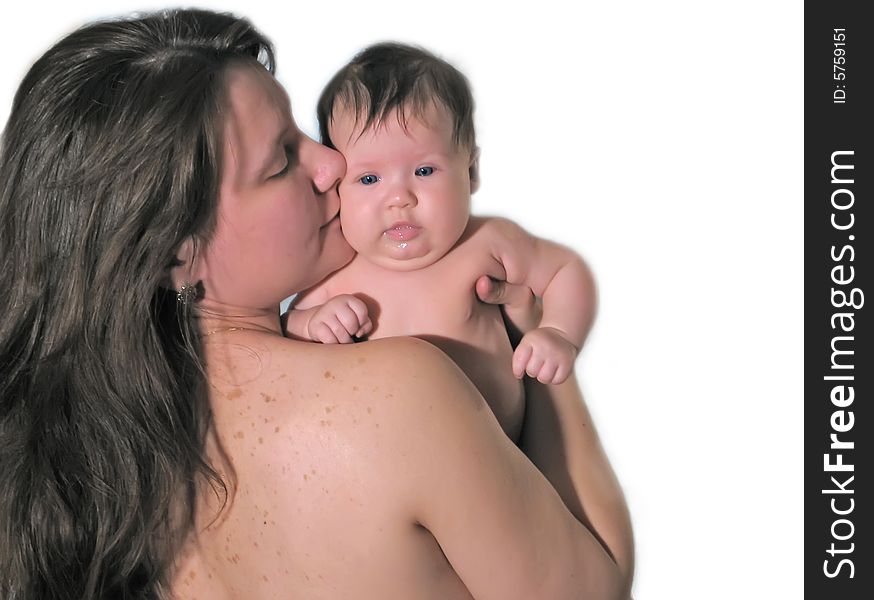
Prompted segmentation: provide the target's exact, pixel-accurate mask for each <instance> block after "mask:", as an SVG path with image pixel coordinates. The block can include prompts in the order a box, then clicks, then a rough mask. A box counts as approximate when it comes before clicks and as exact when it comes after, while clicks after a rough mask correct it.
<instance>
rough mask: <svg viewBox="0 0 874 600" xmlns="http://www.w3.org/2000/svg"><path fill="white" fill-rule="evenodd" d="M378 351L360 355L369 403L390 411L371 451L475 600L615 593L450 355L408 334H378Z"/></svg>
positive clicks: (602, 564) (609, 565)
mask: <svg viewBox="0 0 874 600" xmlns="http://www.w3.org/2000/svg"><path fill="white" fill-rule="evenodd" d="M377 344H379V342H377ZM376 349H377V347H374V350H376ZM378 349H379V351H380V353H381V354H382V353H384V352H385V351H387V350H389V351H390V355H385V354H383V357H382V358H381V359H380V358H378V357H377V356H376V355H375V354H374V355H371V358H370V359H368V364H369V372H370V374H371V378H372V379H371V380H372V381H373V384H374V387H377V386H378V387H379V388H380V394H379V397H378V398H376V397H375V398H374V399H373V401H375V402H376V401H378V402H380V404H384V405H385V406H381V407H380V408H381V409H384V410H380V413H381V414H390V415H392V418H391V420H390V422H389V423H384V424H383V427H382V428H381V430H380V431H381V432H382V435H381V438H380V455H382V456H386V457H389V459H390V461H391V465H392V468H391V470H390V471H391V472H392V473H394V474H395V475H394V476H393V479H394V480H395V481H394V484H393V488H394V489H396V490H397V492H398V495H399V498H400V501H401V504H402V505H403V506H408V507H409V511H410V518H411V520H412V521H413V522H414V523H417V524H419V525H421V526H422V527H425V528H426V529H428V530H429V531H430V532H431V534H432V535H433V536H434V537H435V539H436V540H437V542H438V543H439V544H440V547H441V548H442V550H443V552H444V554H445V555H446V558H447V559H448V560H449V562H450V564H451V565H452V567H453V568H454V569H455V571H456V572H457V573H458V575H459V576H460V577H461V579H462V580H463V581H464V584H465V585H466V586H467V588H468V589H469V590H470V592H471V594H472V595H473V596H474V597H475V598H477V599H478V600H482V599H489V598H494V599H495V600H498V599H500V600H506V599H514V598H518V599H519V600H523V599H524V600H528V599H530V598H549V599H550V600H561V599H565V598H566V599H568V600H570V599H579V598H586V599H588V600H600V599H605V600H607V599H610V600H618V599H620V598H623V597H625V596H626V595H627V594H626V593H625V592H623V588H624V587H625V585H624V579H623V575H622V573H621V572H620V569H619V568H618V567H617V565H616V563H615V562H614V561H613V560H612V559H611V557H610V556H609V555H608V553H607V552H606V551H605V550H604V548H603V547H602V545H601V543H599V541H598V540H597V539H596V536H594V535H593V534H592V532H591V531H590V530H589V529H588V528H587V527H586V526H584V525H583V524H582V523H581V522H580V520H578V519H577V518H575V517H574V515H572V514H571V512H569V511H568V509H567V507H566V506H565V504H564V503H563V502H562V499H561V498H560V497H559V495H558V494H557V493H556V490H555V489H554V488H553V486H552V485H550V483H549V482H548V481H547V480H546V478H545V477H544V476H543V475H542V474H541V473H540V472H539V471H538V470H537V468H536V467H535V466H534V465H533V464H532V463H531V461H530V460H528V458H526V457H525V455H524V454H522V452H521V451H520V450H519V449H518V448H517V447H516V446H515V445H514V444H513V443H512V442H511V441H510V440H509V439H508V438H507V436H506V435H505V434H504V433H503V431H502V430H501V428H500V425H499V424H498V422H497V420H496V419H495V417H494V414H493V413H492V411H491V410H489V408H488V405H487V404H486V403H485V401H484V400H483V398H482V396H481V395H480V394H479V393H478V392H477V390H476V388H475V387H474V386H473V385H472V384H471V383H470V381H469V380H468V379H467V378H466V377H465V376H464V374H463V372H462V371H461V370H460V369H459V368H458V367H457V366H456V365H455V364H454V363H453V362H452V361H451V360H449V359H448V358H447V357H446V356H445V355H443V354H442V353H440V352H439V351H437V350H436V349H434V348H433V347H431V346H429V345H427V344H425V343H424V342H421V341H418V340H411V339H394V340H384V341H383V344H382V345H380V346H379V347H378ZM374 410H376V408H374Z"/></svg>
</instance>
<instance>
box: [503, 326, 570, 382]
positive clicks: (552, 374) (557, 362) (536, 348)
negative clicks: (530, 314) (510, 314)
mask: <svg viewBox="0 0 874 600" xmlns="http://www.w3.org/2000/svg"><path fill="white" fill-rule="evenodd" d="M576 357H577V349H576V348H575V347H574V345H573V344H571V343H570V342H569V341H567V340H566V339H565V337H564V336H563V335H562V334H561V333H560V332H559V331H558V330H557V329H554V328H552V327H539V328H538V329H532V330H531V331H529V332H528V333H526V334H525V335H524V336H522V340H521V341H520V342H519V345H518V346H517V347H516V351H515V352H514V353H513V375H515V376H516V378H517V379H522V377H523V376H524V375H525V374H526V373H527V374H528V376H529V377H532V378H535V379H537V381H539V382H540V383H551V384H559V383H563V382H564V380H565V379H567V378H568V375H570V373H571V371H572V370H573V368H574V360H575V359H576Z"/></svg>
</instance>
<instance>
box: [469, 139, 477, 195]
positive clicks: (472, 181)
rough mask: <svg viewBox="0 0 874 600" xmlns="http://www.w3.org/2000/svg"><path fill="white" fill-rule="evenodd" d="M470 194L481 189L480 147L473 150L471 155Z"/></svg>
mask: <svg viewBox="0 0 874 600" xmlns="http://www.w3.org/2000/svg"><path fill="white" fill-rule="evenodd" d="M469 173H470V193H471V194H473V193H474V192H476V191H477V190H478V189H479V146H477V147H476V148H474V149H473V152H471V153H470V167H469Z"/></svg>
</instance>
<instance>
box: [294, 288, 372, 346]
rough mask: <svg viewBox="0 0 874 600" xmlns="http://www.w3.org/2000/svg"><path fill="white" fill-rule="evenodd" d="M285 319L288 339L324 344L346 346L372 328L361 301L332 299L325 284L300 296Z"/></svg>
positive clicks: (348, 296) (345, 296)
mask: <svg viewBox="0 0 874 600" xmlns="http://www.w3.org/2000/svg"><path fill="white" fill-rule="evenodd" d="M286 315H287V316H286V321H285V333H286V335H287V336H289V337H292V338H296V339H300V340H307V341H313V342H322V343H323V344H349V343H352V342H353V341H354V340H353V339H352V338H353V337H362V336H365V335H367V334H368V333H370V330H371V329H372V328H373V324H372V323H371V321H370V316H369V315H368V312H367V305H365V304H364V302H363V301H362V300H361V299H360V298H356V297H355V296H353V295H351V294H340V295H337V296H331V292H330V289H329V287H328V285H327V284H326V283H325V282H323V283H321V284H319V285H317V286H316V287H314V288H310V289H309V290H307V291H305V292H302V293H301V294H300V296H298V297H297V298H295V299H294V303H293V304H292V307H291V308H290V309H289V311H288V312H287V313H286Z"/></svg>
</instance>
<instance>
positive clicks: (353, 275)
mask: <svg viewBox="0 0 874 600" xmlns="http://www.w3.org/2000/svg"><path fill="white" fill-rule="evenodd" d="M447 258H452V259H453V260H447ZM447 258H444V259H443V260H442V261H441V262H440V263H438V264H435V265H432V266H431V267H429V268H427V269H421V270H418V271H415V272H398V271H386V272H374V271H373V270H372V269H368V268H367V265H364V266H362V265H356V264H354V263H353V264H352V265H350V267H351V268H347V269H346V271H345V272H344V273H343V277H342V278H338V280H336V281H333V282H332V289H331V295H332V296H333V295H337V294H353V295H355V296H357V297H359V298H361V299H362V300H364V301H365V302H366V303H367V305H368V311H369V313H370V317H371V319H372V321H373V324H374V329H373V331H372V332H371V334H370V335H369V336H368V337H369V339H379V338H386V337H394V336H415V337H418V338H421V339H424V340H427V341H429V342H431V343H433V344H434V345H435V346H437V347H438V348H440V349H441V350H443V351H444V352H445V353H446V354H447V355H449V357H450V358H452V359H453V361H455V363H456V364H457V365H458V366H459V367H461V369H462V370H463V371H464V372H465V373H466V374H467V376H468V377H469V378H470V379H471V381H472V382H473V383H474V385H476V387H477V389H479V391H480V393H481V394H482V395H483V397H484V398H485V399H486V401H487V402H488V403H489V405H490V406H491V408H492V411H493V412H494V413H495V416H496V417H497V419H498V421H499V422H500V424H501V426H502V428H503V429H504V431H505V432H506V433H507V435H509V436H510V437H511V438H512V439H514V440H515V439H516V438H517V437H518V432H519V429H520V427H521V423H522V418H523V415H524V394H523V390H522V385H521V383H520V382H519V381H518V380H517V379H516V378H515V377H514V376H513V373H512V366H511V364H512V356H513V348H512V346H511V344H510V340H509V337H508V336H507V331H506V328H505V326H504V321H503V318H502V316H501V311H500V308H499V307H498V306H495V305H490V304H485V303H483V302H481V301H480V300H479V299H478V298H477V295H476V290H475V285H476V281H477V279H478V278H479V277H481V276H482V275H490V276H492V277H499V278H500V277H503V273H502V272H500V266H499V265H497V266H496V265H495V263H494V261H491V262H490V261H488V260H484V259H481V258H479V257H476V256H462V255H456V256H453V257H447Z"/></svg>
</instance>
